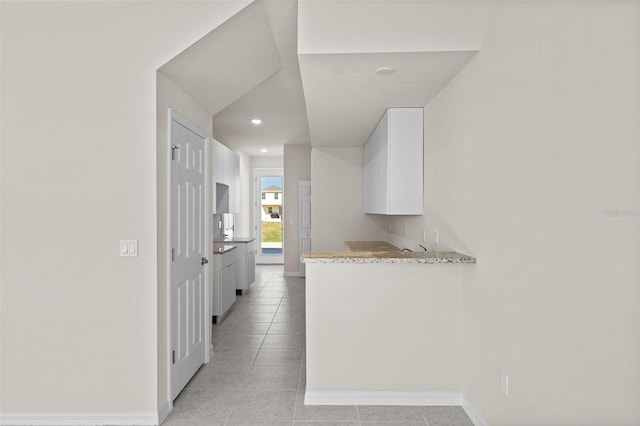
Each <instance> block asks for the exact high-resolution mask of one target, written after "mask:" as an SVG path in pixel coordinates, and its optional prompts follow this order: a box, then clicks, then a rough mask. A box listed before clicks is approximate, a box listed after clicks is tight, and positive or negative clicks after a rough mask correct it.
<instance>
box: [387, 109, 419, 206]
mask: <svg viewBox="0 0 640 426" xmlns="http://www.w3.org/2000/svg"><path fill="white" fill-rule="evenodd" d="M388 116H389V120H388V126H389V128H388V144H389V147H388V153H389V159H388V167H389V172H388V174H389V180H388V182H389V183H388V185H389V190H388V193H389V195H388V196H389V200H388V203H389V211H388V213H389V214H422V211H423V193H424V191H423V182H424V178H423V173H424V170H423V145H424V136H423V109H422V108H392V109H390V110H389V111H388Z"/></svg>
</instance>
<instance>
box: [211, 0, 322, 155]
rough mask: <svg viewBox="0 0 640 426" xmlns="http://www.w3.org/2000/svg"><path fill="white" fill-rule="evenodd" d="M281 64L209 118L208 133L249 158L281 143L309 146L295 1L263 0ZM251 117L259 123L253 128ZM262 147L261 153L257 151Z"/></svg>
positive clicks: (279, 149)
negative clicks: (268, 76) (260, 121)
mask: <svg viewBox="0 0 640 426" xmlns="http://www.w3.org/2000/svg"><path fill="white" fill-rule="evenodd" d="M263 4H264V9H265V10H266V13H267V15H268V17H269V21H270V23H271V29H272V31H273V37H274V39H275V43H276V46H277V48H278V52H279V54H280V61H281V63H282V68H281V69H280V70H279V71H278V72H277V73H276V74H275V75H273V76H271V77H270V78H268V79H266V80H265V81H264V82H262V83H261V84H260V85H258V86H257V87H256V88H255V89H253V90H251V91H249V92H248V93H246V94H244V96H242V97H241V98H239V99H238V100H236V101H235V102H233V103H232V104H231V105H229V106H228V107H227V108H225V109H224V110H222V111H220V112H219V113H218V114H216V115H215V116H214V117H213V136H214V138H216V139H218V140H220V141H222V142H224V143H225V144H227V145H229V146H232V147H236V148H240V149H242V150H243V151H245V152H247V153H248V154H249V155H251V156H265V155H266V156H282V152H283V146H284V145H286V144H309V143H310V142H309V141H310V139H309V129H308V126H307V112H306V109H305V103H304V94H303V92H302V81H301V79H300V69H299V67H298V54H297V53H298V52H297V51H298V49H297V46H298V45H297V34H298V26H297V21H298V19H297V17H298V3H297V2H296V1H283V0H263ZM252 118H260V119H261V120H262V124H261V125H260V126H254V125H252V124H251V123H250V121H251V119H252ZM262 148H266V149H267V150H268V152H267V153H262V152H260V149H262Z"/></svg>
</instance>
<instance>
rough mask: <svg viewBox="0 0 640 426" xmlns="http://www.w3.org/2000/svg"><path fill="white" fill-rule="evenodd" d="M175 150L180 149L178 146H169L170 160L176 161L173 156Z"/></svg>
mask: <svg viewBox="0 0 640 426" xmlns="http://www.w3.org/2000/svg"><path fill="white" fill-rule="evenodd" d="M176 149H180V147H179V146H178V145H171V159H172V160H175V159H176V156H175V153H176Z"/></svg>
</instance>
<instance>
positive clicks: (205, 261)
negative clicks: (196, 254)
mask: <svg viewBox="0 0 640 426" xmlns="http://www.w3.org/2000/svg"><path fill="white" fill-rule="evenodd" d="M207 263H209V259H207V258H206V257H203V258H202V260H201V261H200V264H201V265H206V264H207Z"/></svg>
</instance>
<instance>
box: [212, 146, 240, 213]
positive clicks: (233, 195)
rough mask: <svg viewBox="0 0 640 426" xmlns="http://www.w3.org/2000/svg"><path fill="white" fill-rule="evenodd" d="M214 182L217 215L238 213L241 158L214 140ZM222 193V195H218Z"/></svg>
mask: <svg viewBox="0 0 640 426" xmlns="http://www.w3.org/2000/svg"><path fill="white" fill-rule="evenodd" d="M213 182H214V185H213V187H214V191H216V193H215V194H214V199H215V200H216V213H238V210H239V207H240V194H239V192H240V191H239V189H240V188H239V184H240V157H239V156H238V154H236V153H235V152H233V151H232V150H231V149H229V148H227V147H226V146H224V145H223V144H221V143H220V142H218V141H217V140H215V139H214V140H213ZM219 191H222V193H218V192H219Z"/></svg>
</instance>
